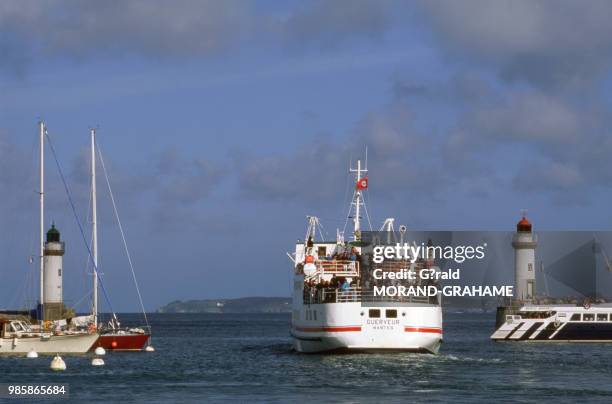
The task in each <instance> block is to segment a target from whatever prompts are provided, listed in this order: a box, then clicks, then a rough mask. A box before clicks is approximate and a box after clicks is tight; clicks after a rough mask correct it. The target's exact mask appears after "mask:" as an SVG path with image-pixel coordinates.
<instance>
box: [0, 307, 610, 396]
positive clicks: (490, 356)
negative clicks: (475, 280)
mask: <svg viewBox="0 0 612 404" xmlns="http://www.w3.org/2000/svg"><path fill="white" fill-rule="evenodd" d="M120 318H121V319H122V320H123V322H124V323H129V322H133V323H134V324H138V323H139V321H138V320H139V316H136V315H121V316H120ZM150 321H151V325H152V327H153V334H154V335H153V340H152V344H153V346H154V347H155V349H156V351H155V352H153V353H146V352H137V353H133V352H125V353H119V352H116V353H113V352H109V353H107V355H106V356H105V357H104V361H105V363H106V365H105V366H103V367H94V366H91V357H92V356H91V355H90V356H77V357H71V356H65V357H64V360H65V362H66V365H67V370H66V371H64V372H59V373H56V372H52V371H51V370H50V369H49V363H50V362H51V359H52V358H51V357H47V356H41V357H39V358H38V359H26V358H21V357H0V383H20V384H23V383H29V384H45V383H60V384H67V385H68V387H69V395H68V398H64V399H62V400H61V402H83V401H85V400H88V401H96V402H114V401H123V402H148V403H152V402H160V403H162V402H163V403H167V402H204V401H208V402H218V401H242V402H308V403H312V402H328V401H335V402H384V401H389V402H397V401H408V402H454V403H460V402H466V403H468V402H469V403H471V402H511V401H521V402H533V403H540V402H543V401H550V400H554V401H556V402H568V403H570V402H577V401H589V402H593V401H598V402H612V383H611V382H610V380H612V345H605V344H560V343H554V344H543V343H495V342H492V341H490V340H489V336H490V334H491V333H492V332H493V326H494V323H495V315H494V314H492V313H489V314H481V313H478V314H475V313H464V314H461V313H450V312H445V317H444V344H443V345H442V348H441V350H440V354H438V355H424V354H411V353H389V354H342V355H329V354H327V355H322V354H316V355H313V354H299V353H296V352H294V351H292V349H291V339H290V337H289V322H290V316H289V315H288V314H152V315H150ZM7 401H8V400H7ZM17 401H19V400H17ZM17 401H16V400H10V401H8V402H17Z"/></svg>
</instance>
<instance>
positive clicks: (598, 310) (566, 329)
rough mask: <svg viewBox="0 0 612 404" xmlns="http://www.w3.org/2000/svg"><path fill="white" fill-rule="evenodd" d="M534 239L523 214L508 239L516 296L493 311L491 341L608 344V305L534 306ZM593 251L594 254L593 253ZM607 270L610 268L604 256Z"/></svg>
mask: <svg viewBox="0 0 612 404" xmlns="http://www.w3.org/2000/svg"><path fill="white" fill-rule="evenodd" d="M537 244H538V237H537V235H536V234H534V233H533V232H532V225H531V222H530V221H529V220H527V218H526V217H525V214H524V213H523V217H522V219H521V220H520V221H519V222H518V223H517V225H516V233H515V234H514V236H513V238H512V247H513V248H514V250H515V255H514V257H515V258H514V265H515V269H514V270H515V290H516V295H515V297H514V298H513V299H509V300H508V301H507V302H505V304H503V305H500V306H499V307H498V308H497V319H496V326H495V328H496V329H495V332H494V333H493V334H492V335H491V339H492V340H494V341H539V342H612V304H610V303H600V304H593V305H592V304H591V303H590V300H589V299H588V298H586V299H585V300H584V301H583V303H582V304H576V303H574V304H538V303H539V302H538V299H537V298H536V296H535V291H536V287H535V280H536V276H535V249H536V247H537ZM594 251H595V250H594ZM602 252H603V254H604V259H605V260H606V264H607V266H608V268H611V265H610V263H609V261H608V258H607V256H606V254H605V252H604V251H603V249H602Z"/></svg>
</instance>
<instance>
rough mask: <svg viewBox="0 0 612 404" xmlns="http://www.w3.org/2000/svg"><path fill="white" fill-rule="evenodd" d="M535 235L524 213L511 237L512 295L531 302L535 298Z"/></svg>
mask: <svg viewBox="0 0 612 404" xmlns="http://www.w3.org/2000/svg"><path fill="white" fill-rule="evenodd" d="M536 245H537V237H536V235H535V234H533V232H532V229H531V223H530V222H529V220H527V218H526V217H525V215H524V214H523V217H522V218H521V220H520V221H519V222H518V223H517V224H516V233H514V236H513V237H512V247H513V248H514V282H515V283H514V285H515V286H514V287H515V294H514V297H515V298H516V299H517V300H519V301H527V302H531V301H533V299H534V298H535V290H536V289H535V248H536Z"/></svg>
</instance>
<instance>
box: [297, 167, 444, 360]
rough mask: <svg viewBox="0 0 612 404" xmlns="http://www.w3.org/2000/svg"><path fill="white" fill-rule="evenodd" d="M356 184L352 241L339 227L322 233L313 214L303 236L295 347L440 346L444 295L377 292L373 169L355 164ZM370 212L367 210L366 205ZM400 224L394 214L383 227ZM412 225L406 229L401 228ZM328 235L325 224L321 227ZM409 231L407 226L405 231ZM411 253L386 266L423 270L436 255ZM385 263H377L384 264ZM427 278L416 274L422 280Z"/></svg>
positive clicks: (431, 350)
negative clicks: (369, 225)
mask: <svg viewBox="0 0 612 404" xmlns="http://www.w3.org/2000/svg"><path fill="white" fill-rule="evenodd" d="M351 172H353V173H355V175H356V183H355V184H356V185H355V190H354V193H353V200H352V202H351V208H350V213H349V217H350V214H351V213H352V214H353V216H352V219H353V224H354V232H353V239H352V241H349V242H345V241H344V236H343V233H342V232H340V231H338V232H337V237H336V240H332V241H324V240H323V238H322V237H321V238H320V241H317V240H316V236H317V229H318V228H319V219H318V218H317V217H314V216H309V217H308V229H307V232H306V236H305V238H304V241H299V240H298V242H297V243H296V247H295V253H294V255H290V256H291V259H292V260H293V263H294V277H293V312H292V321H291V335H292V337H293V345H294V349H295V350H296V351H298V352H306V353H314V352H326V351H388V350H393V351H413V352H424V353H437V352H438V350H439V348H440V344H441V343H442V310H441V305H440V300H439V295H436V296H432V297H406V296H396V297H390V296H384V297H383V296H375V294H374V292H373V288H372V286H373V285H375V284H376V282H377V281H376V280H375V279H373V277H372V273H371V271H369V270H368V268H371V258H372V257H371V253H370V252H369V251H368V243H367V242H366V241H364V240H362V237H361V236H362V233H361V223H360V219H361V218H360V211H361V210H362V208H365V205H364V201H363V192H364V190H366V189H367V187H368V178H367V176H365V175H366V174H367V169H362V168H361V162H360V161H357V168H356V169H354V170H353V169H351ZM366 213H367V211H366ZM381 230H386V231H387V233H389V232H392V231H393V219H387V220H386V221H385V224H384V225H383V228H381ZM402 231H403V232H405V228H402V229H400V232H402ZM319 233H320V235H321V233H322V232H321V231H319ZM402 234H403V233H402ZM410 261H411V260H410V259H402V260H395V261H386V262H385V263H383V264H381V265H383V266H386V268H385V270H396V271H401V270H402V269H405V268H411V269H412V270H418V268H423V267H425V266H426V265H431V264H432V263H431V262H427V261H425V260H417V261H415V262H414V263H411V262H410ZM379 267H380V265H378V264H377V268H379ZM421 281H422V280H416V281H414V282H415V283H420V282H421Z"/></svg>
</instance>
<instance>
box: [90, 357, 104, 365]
mask: <svg viewBox="0 0 612 404" xmlns="http://www.w3.org/2000/svg"><path fill="white" fill-rule="evenodd" d="M91 366H104V359H102V358H93V359H92V360H91Z"/></svg>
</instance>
